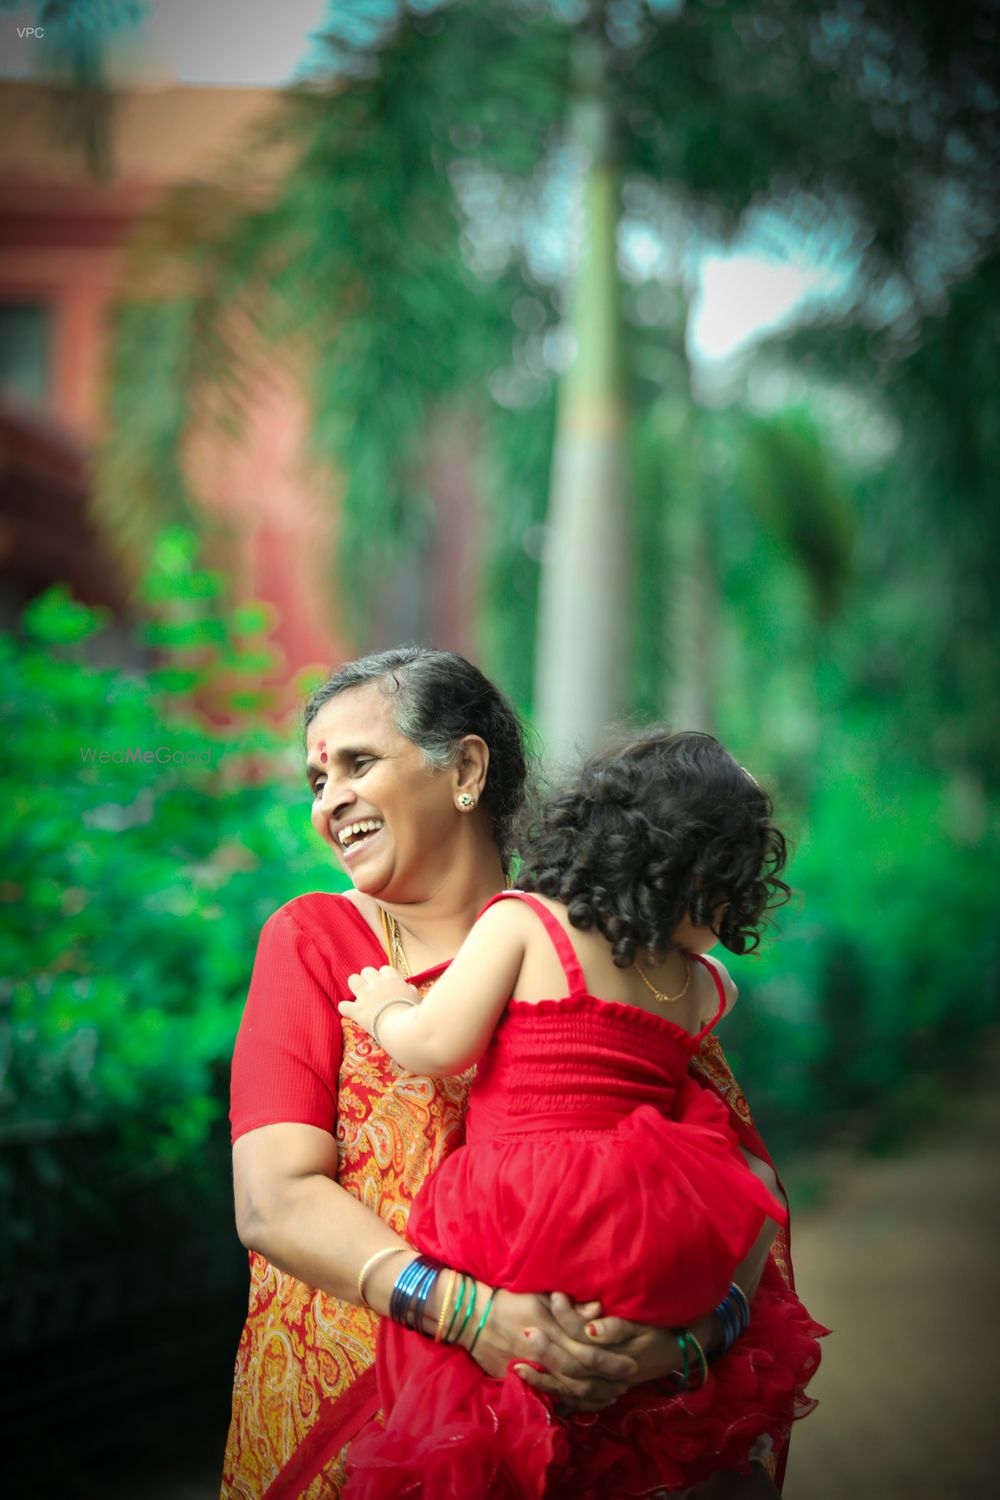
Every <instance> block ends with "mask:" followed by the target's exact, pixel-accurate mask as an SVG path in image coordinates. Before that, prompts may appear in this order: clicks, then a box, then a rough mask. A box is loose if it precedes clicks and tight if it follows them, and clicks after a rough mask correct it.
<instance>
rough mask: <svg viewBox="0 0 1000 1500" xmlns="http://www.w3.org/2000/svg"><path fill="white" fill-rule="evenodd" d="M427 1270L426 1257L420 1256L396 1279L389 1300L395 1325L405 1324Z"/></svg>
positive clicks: (390, 1313)
mask: <svg viewBox="0 0 1000 1500" xmlns="http://www.w3.org/2000/svg"><path fill="white" fill-rule="evenodd" d="M426 1269H427V1263H426V1261H425V1260H424V1257H423V1256H422V1255H418V1256H417V1257H416V1259H415V1260H411V1261H408V1262H407V1264H406V1265H405V1266H404V1267H403V1269H402V1270H401V1271H400V1273H399V1275H398V1276H397V1277H396V1280H395V1283H394V1284H393V1288H392V1295H391V1296H390V1298H389V1316H390V1318H391V1319H392V1321H393V1322H394V1323H402V1322H403V1320H404V1316H405V1312H406V1309H407V1307H408V1306H409V1303H410V1299H411V1297H412V1295H413V1292H414V1290H415V1288H416V1287H417V1286H419V1284H420V1281H421V1279H422V1277H423V1275H424V1273H425V1271H426Z"/></svg>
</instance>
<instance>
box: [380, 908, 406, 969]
mask: <svg viewBox="0 0 1000 1500" xmlns="http://www.w3.org/2000/svg"><path fill="white" fill-rule="evenodd" d="M381 912H382V931H383V933H384V934H385V950H386V952H387V953H388V955H389V962H390V963H391V964H392V967H393V968H394V969H398V970H399V972H400V973H401V974H402V976H403V978H404V979H409V978H410V975H411V970H410V965H409V961H408V960H407V957H406V954H405V953H404V952H403V934H402V933H401V932H400V930H399V923H398V922H397V921H396V918H395V917H394V916H392V914H391V913H390V912H387V911H386V909H385V907H384V906H383V907H382V908H381Z"/></svg>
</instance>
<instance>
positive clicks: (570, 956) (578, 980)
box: [479, 890, 587, 996]
mask: <svg viewBox="0 0 1000 1500" xmlns="http://www.w3.org/2000/svg"><path fill="white" fill-rule="evenodd" d="M508 899H513V900H515V901H523V902H524V904H525V906H530V907H531V909H532V911H533V912H534V913H535V915H536V916H537V917H538V919H539V921H540V922H541V924H542V926H543V927H544V928H545V931H546V932H547V933H548V935H549V937H550V939H551V941H552V946H553V948H554V949H555V950H556V954H557V956H558V958H559V962H560V963H561V964H562V968H563V973H564V974H565V975H566V983H567V984H568V985H569V993H570V995H571V996H575V995H585V994H586V993H587V981H586V980H585V979H584V977H583V970H582V969H581V967H580V960H579V959H578V958H577V956H576V952H575V950H574V948H573V944H572V943H571V942H570V940H569V937H568V935H567V933H566V929H565V928H564V927H563V926H562V924H561V923H560V922H558V921H557V920H556V918H555V917H554V916H553V915H552V913H551V912H550V911H549V909H548V907H547V906H546V905H545V904H544V902H542V901H539V899H538V897H537V896H532V895H530V894H529V892H528V891H515V890H511V891H500V893H499V894H498V895H496V896H493V897H492V898H491V899H490V900H489V901H487V903H486V905H485V906H484V907H483V911H489V909H490V907H491V906H493V905H494V904H495V903H496V902H497V901H504V900H508ZM482 914H483V912H480V913H479V915H480V916H482Z"/></svg>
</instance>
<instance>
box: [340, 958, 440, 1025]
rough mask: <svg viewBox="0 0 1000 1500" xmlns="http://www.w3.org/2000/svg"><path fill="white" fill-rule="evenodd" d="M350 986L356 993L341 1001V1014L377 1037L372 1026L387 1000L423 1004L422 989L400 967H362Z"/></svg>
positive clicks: (351, 977)
mask: <svg viewBox="0 0 1000 1500" xmlns="http://www.w3.org/2000/svg"><path fill="white" fill-rule="evenodd" d="M347 985H348V988H349V989H350V991H351V993H352V994H353V995H354V996H355V998H354V999H353V1000H341V1002H340V1004H339V1005H338V1006H337V1009H338V1010H339V1011H340V1014H341V1015H342V1016H344V1017H346V1018H347V1020H349V1021H353V1022H354V1024H355V1025H356V1026H360V1027H361V1029H362V1030H363V1031H367V1033H368V1035H369V1036H374V1034H375V1033H374V1032H373V1031H372V1025H373V1023H374V1020H375V1017H376V1015H377V1014H378V1012H379V1009H380V1008H381V1007H382V1006H383V1005H385V1004H386V1003H387V1002H388V1001H392V1000H399V1001H401V1002H405V1003H406V1004H407V1005H419V1004H420V992H419V990H416V989H414V987H413V985H412V984H408V983H407V980H406V978H405V977H404V975H402V974H400V972H399V970H398V969H393V968H390V967H389V965H388V964H384V965H383V966H382V968H381V969H372V968H369V969H362V970H361V972H360V974H351V975H350V977H349V978H348V981H347Z"/></svg>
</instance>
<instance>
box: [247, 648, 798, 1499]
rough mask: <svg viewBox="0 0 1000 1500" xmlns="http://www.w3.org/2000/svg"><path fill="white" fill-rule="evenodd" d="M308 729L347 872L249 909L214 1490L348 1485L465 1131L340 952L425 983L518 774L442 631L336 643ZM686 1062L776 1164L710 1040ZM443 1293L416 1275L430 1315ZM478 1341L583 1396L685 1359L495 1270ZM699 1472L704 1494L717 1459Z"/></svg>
mask: <svg viewBox="0 0 1000 1500" xmlns="http://www.w3.org/2000/svg"><path fill="white" fill-rule="evenodd" d="M305 728H306V746H307V753H308V762H307V764H308V778H309V784H310V787H311V790H312V796H313V812H312V819H313V826H314V827H315V829H316V832H317V833H318V834H319V836H320V838H322V839H323V840H324V841H325V842H326V843H327V844H329V845H330V847H331V849H332V850H333V851H334V853H335V855H336V857H337V858H338V860H339V861H340V862H341V863H342V864H343V865H344V867H345V868H346V870H347V872H348V874H349V876H350V878H351V881H352V883H353V889H352V890H350V891H348V892H347V893H346V894H344V895H340V896H337V895H328V894H314V895H310V896H302V897H299V898H298V899H297V900H295V901H291V902H289V903H288V905H286V906H284V907H282V908H281V909H280V910H279V911H277V912H275V914H274V915H273V916H272V917H271V918H270V919H269V921H268V922H267V923H266V924H265V927H264V929H263V932H262V934H261V939H260V945H259V948H258V952H257V958H256V963H255V966H254V972H253V978H252V981H251V985H250V993H249V997H248V1000H247V1006H246V1012H245V1014H244V1018H243V1022H242V1025H241V1028H240V1032H239V1036H238V1038H237V1043H236V1051H235V1055H234V1059H233V1083H232V1110H231V1120H232V1127H233V1142H234V1145H233V1170H234V1180H235V1195H236V1219H237V1227H238V1231H239V1235H240V1238H241V1240H242V1241H243V1243H244V1244H245V1245H246V1246H247V1248H248V1249H249V1251H250V1267H251V1291H250V1308H249V1315H248V1318H247V1322H246V1327H245V1329H244V1333H243V1337H242V1339H241V1341H240V1347H239V1353H238V1356H237V1364H236V1381H235V1388H234V1396H233V1420H232V1426H231V1429H230V1436H229V1443H228V1446H227V1451H226V1461H225V1472H224V1478H223V1489H222V1494H223V1496H224V1497H225V1500H299V1497H302V1500H320V1497H324V1500H328V1497H338V1496H339V1495H340V1494H341V1492H342V1487H343V1483H344V1450H345V1449H346V1446H347V1444H348V1443H349V1442H350V1441H351V1439H352V1438H353V1437H354V1436H355V1434H356V1433H357V1432H358V1430H359V1429H360V1428H361V1427H362V1425H363V1424H364V1423H365V1422H366V1421H367V1420H368V1419H369V1418H370V1417H371V1415H372V1414H373V1413H374V1411H375V1408H376V1404H377V1401H376V1388H375V1380H374V1369H373V1361H374V1353H375V1339H376V1331H377V1326H378V1319H379V1318H380V1317H385V1316H387V1315H389V1312H390V1302H391V1299H392V1293H393V1288H394V1286H395V1284H396V1282H397V1279H398V1278H399V1277H400V1274H401V1272H402V1270H403V1268H404V1267H405V1266H406V1265H407V1263H408V1262H409V1261H410V1260H412V1259H413V1258H414V1255H415V1252H414V1251H413V1250H412V1248H411V1247H410V1246H409V1245H408V1244H407V1242H406V1239H405V1230H406V1221H407V1216H408V1213H409V1208H410V1205H411V1203H412V1201H413V1198H414V1196H415V1194H416V1193H417V1191H418V1189H419V1188H420V1186H421V1184H422V1183H423V1181H424V1179H425V1178H426V1177H427V1175H428V1174H429V1173H430V1172H431V1171H432V1170H433V1169H434V1168H435V1167H436V1166H437V1165H438V1163H439V1162H440V1161H441V1160H442V1159H443V1158H444V1156H445V1155H446V1154H447V1153H448V1152H449V1151H450V1150H451V1149H452V1148H453V1147H454V1146H455V1145H456V1144H457V1143H458V1142H459V1141H460V1139H461V1133H462V1123H463V1114H464V1109H465V1102H466V1095H467V1092H468V1086H469V1082H470V1076H469V1075H465V1076H461V1077H458V1078H448V1079H437V1080H432V1079H428V1078H421V1077H416V1076H412V1075H409V1074H406V1073H404V1072H403V1071H402V1070H401V1069H399V1068H398V1067H397V1066H396V1065H395V1064H394V1063H392V1062H391V1061H390V1059H389V1058H388V1056H387V1055H386V1054H385V1053H384V1052H383V1051H382V1050H381V1049H380V1048H379V1047H377V1046H376V1045H375V1043H374V1042H373V1041H372V1040H371V1039H370V1038H369V1037H368V1036H367V1034H366V1033H364V1032H362V1031H360V1030H359V1029H358V1028H356V1027H354V1026H353V1025H352V1024H351V1023H350V1022H348V1021H343V1022H342V1021H341V1019H340V1017H339V1014H338V1011H337V1002H338V1001H339V1000H341V999H344V998H347V996H348V994H349V992H348V990H347V985H346V980H347V976H348V975H349V974H351V973H353V972H355V971H357V970H360V969H362V968H363V967H365V966H367V965H376V966H378V965H380V964H382V963H385V962H386V959H387V958H388V960H389V961H391V962H392V963H393V964H394V965H395V966H396V967H397V968H399V969H401V970H402V971H403V972H404V973H405V974H408V975H411V976H412V982H413V983H414V984H415V985H416V986H417V987H418V988H420V989H422V990H426V988H427V987H429V986H430V985H431V984H432V983H433V982H434V979H435V978H436V977H437V976H438V975H439V974H440V973H441V971H442V969H443V968H444V967H445V966H446V965H447V963H448V961H449V960H450V958H451V957H452V956H453V954H454V953H455V952H456V951H457V949H458V948H459V946H460V945H461V943H462V940H463V939H464V938H465V936H466V934H467V933H468V931H469V929H470V928H471V926H472V923H473V921H474V920H475V917H476V915H477V914H478V912H479V911H480V910H481V908H482V907H483V906H484V905H485V904H486V902H487V901H488V900H489V898H490V897H491V896H492V895H494V894H495V893H496V892H497V891H498V890H500V889H502V888H503V886H504V883H505V880H506V875H507V866H508V861H509V858H510V853H511V836H512V825H513V820H514V818H515V815H516V814H517V812H518V810H519V808H520V805H521V802H522V799H523V794H524V784H525V776H526V765H525V754H524V746H523V740H522V735H521V730H520V726H519V724H518V722H517V718H516V716H515V714H514V713H513V711H512V709H511V708H510V706H509V705H508V704H507V703H506V701H505V700H504V699H503V697H502V696H501V694H500V693H499V692H498V691H497V690H496V688H494V687H493V685H492V684H491V683H490V682H489V681H488V680H487V679H486V678H485V677H483V675H482V674H481V673H480V672H479V671H478V670H477V669H476V668H475V667H473V666H472V665H471V664H470V663H469V662H467V661H465V660H464V659H463V658H462V657H459V656H455V655H452V654H450V653H446V652H437V651H429V650H425V649H423V648H419V647H408V648H402V649H399V650H395V651H389V652H385V653H381V654H379V655H375V656H369V657H365V658H363V659H362V660H360V661H357V662H354V663H351V664H349V665H348V666H346V667H344V668H343V669H342V670H341V671H340V672H338V673H337V674H336V675H335V676H333V677H331V678H330V680H329V681H328V682H326V683H325V684H324V685H323V686H322V687H321V688H320V689H319V690H318V691H317V692H316V693H315V694H314V695H313V697H312V698H311V699H310V701H309V703H308V705H307V707H306V714H305ZM699 1066H700V1067H701V1068H702V1070H703V1076H702V1078H700V1080H699V1081H701V1082H704V1083H705V1084H706V1086H714V1087H716V1088H718V1089H719V1090H720V1092H722V1094H723V1097H724V1098H725V1099H726V1101H727V1103H729V1105H730V1108H731V1111H732V1114H733V1123H734V1126H735V1128H736V1129H737V1131H738V1133H739V1134H740V1137H741V1140H742V1142H743V1144H744V1147H745V1148H746V1149H747V1152H748V1153H749V1154H750V1155H751V1156H752V1158H753V1160H754V1161H755V1163H756V1169H757V1170H759V1171H760V1173H761V1175H762V1176H764V1177H765V1180H768V1181H769V1182H770V1183H771V1184H772V1185H773V1183H774V1177H773V1173H771V1171H770V1168H769V1167H768V1166H767V1165H766V1164H765V1162H764V1160H763V1158H764V1156H765V1153H764V1150H763V1146H762V1145H761V1143H760V1142H759V1139H758V1138H757V1137H756V1135H755V1133H754V1131H753V1127H752V1123H751V1122H750V1118H749V1113H748V1111H747V1110H746V1106H745V1104H744V1102H743V1100H742V1096H741V1095H740V1094H739V1092H738V1090H737V1089H736V1086H735V1084H734V1083H733V1080H732V1077H731V1075H730V1074H729V1073H728V1070H727V1069H726V1067H725V1063H724V1061H723V1060H722V1059H721V1054H719V1053H718V1052H717V1051H716V1052H714V1053H709V1054H707V1056H706V1057H705V1058H703V1059H702V1060H701V1062H700V1064H699ZM767 1249H768V1245H767V1242H765V1241H763V1240H762V1242H761V1243H760V1244H759V1246H758V1247H757V1249H756V1250H755V1251H754V1252H752V1254H751V1257H749V1258H748V1263H746V1264H745V1266H744V1267H743V1268H742V1274H741V1284H742V1285H743V1286H744V1287H745V1288H746V1289H747V1290H748V1291H749V1293H750V1295H751V1296H752V1295H753V1291H754V1289H755V1287H756V1285H757V1282H758V1281H759V1280H760V1277H761V1274H762V1272H763V1273H764V1274H766V1275H771V1276H776V1275H787V1274H788V1271H787V1260H786V1257H785V1254H784V1247H776V1253H774V1252H773V1253H772V1255H771V1258H770V1260H768V1257H767ZM765 1261H767V1266H766V1268H765ZM458 1269H461V1268H458ZM487 1295H488V1292H487V1289H485V1288H484V1289H483V1305H485V1300H486V1297H487ZM440 1313H441V1308H440V1307H439V1306H438V1305H437V1300H436V1293H432V1295H431V1297H430V1299H429V1300H428V1302H427V1305H426V1307H425V1308H424V1309H423V1316H424V1327H425V1330H426V1331H427V1332H430V1333H433V1332H434V1329H435V1328H436V1326H437V1324H438V1321H439V1317H440ZM595 1319H596V1320H597V1321H596V1322H595ZM588 1325H589V1331H588ZM696 1332H697V1333H698V1335H699V1337H700V1338H701V1340H702V1342H703V1343H705V1344H707V1345H709V1346H711V1345H712V1344H713V1343H716V1342H718V1341H719V1340H720V1339H721V1337H722V1330H721V1328H720V1327H719V1326H718V1324H717V1322H716V1320H714V1319H713V1318H712V1316H711V1314H710V1312H709V1310H707V1309H706V1316H705V1318H704V1319H703V1320H702V1323H701V1324H700V1325H696ZM473 1357H474V1358H475V1359H476V1360H477V1361H478V1363H479V1364H480V1365H481V1366H482V1368H483V1369H484V1370H486V1371H487V1373H490V1374H497V1375H499V1374H502V1373H503V1371H504V1370H505V1369H506V1368H507V1366H508V1365H509V1364H510V1363H511V1362H512V1361H514V1362H517V1368H518V1371H519V1373H521V1374H522V1378H524V1379H525V1380H527V1381H528V1382H529V1383H530V1384H533V1385H536V1386H538V1387H539V1388H542V1389H545V1390H547V1391H549V1392H550V1393H551V1394H552V1395H553V1396H554V1397H555V1399H556V1400H558V1401H560V1402H563V1403H566V1404H568V1405H572V1406H574V1407H576V1408H577V1409H581V1410H598V1409H600V1408H601V1407H603V1406H605V1405H608V1404H609V1403H610V1402H611V1401H613V1400H614V1399H616V1397H617V1396H618V1395H620V1394H621V1393H622V1392H623V1391H624V1389H625V1388H626V1387H627V1386H629V1385H633V1384H636V1383H637V1382H640V1381H645V1380H650V1379H654V1378H656V1377H659V1376H662V1375H665V1374H666V1373H667V1372H668V1371H671V1370H673V1369H675V1368H677V1366H678V1364H679V1354H678V1348H677V1344H676V1341H675V1340H674V1338H673V1337H672V1335H671V1334H669V1333H668V1332H666V1331H662V1330H656V1329H645V1328H640V1327H637V1326H635V1325H631V1324H625V1323H623V1322H621V1320H619V1319H614V1318H603V1319H602V1318H600V1317H599V1310H598V1309H596V1308H593V1307H591V1308H582V1309H576V1308H573V1307H572V1306H571V1305H570V1304H569V1302H568V1300H567V1299H566V1298H564V1297H561V1296H559V1295H558V1293H554V1294H553V1295H552V1296H551V1297H548V1298H543V1297H535V1296H528V1295H523V1294H512V1293H508V1292H503V1291H501V1292H499V1293H498V1294H497V1295H496V1297H495V1298H494V1299H493V1301H492V1306H491V1308H490V1312H489V1318H488V1320H487V1321H486V1322H485V1324H484V1325H483V1326H482V1327H481V1328H480V1329H479V1330H478V1334H477V1338H476V1343H475V1351H474V1355H473ZM667 1410H668V1404H667V1401H666V1398H665V1412H666V1411H667ZM727 1486H732V1487H731V1488H729V1487H727ZM703 1491H704V1493H705V1494H706V1496H707V1495H708V1494H715V1493H716V1484H715V1481H713V1483H712V1485H711V1486H707V1487H703ZM701 1493H702V1491H699V1495H700V1494H701ZM718 1493H719V1494H722V1493H726V1494H733V1495H737V1494H745V1495H750V1494H755V1493H761V1494H767V1493H769V1494H772V1495H773V1494H774V1493H775V1491H774V1488H773V1486H772V1485H771V1483H770V1480H769V1479H767V1478H766V1476H765V1475H764V1473H763V1471H762V1470H761V1471H760V1472H759V1473H757V1475H756V1476H755V1477H754V1478H749V1479H746V1478H741V1477H738V1476H733V1475H726V1476H720V1477H719V1488H718Z"/></svg>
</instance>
